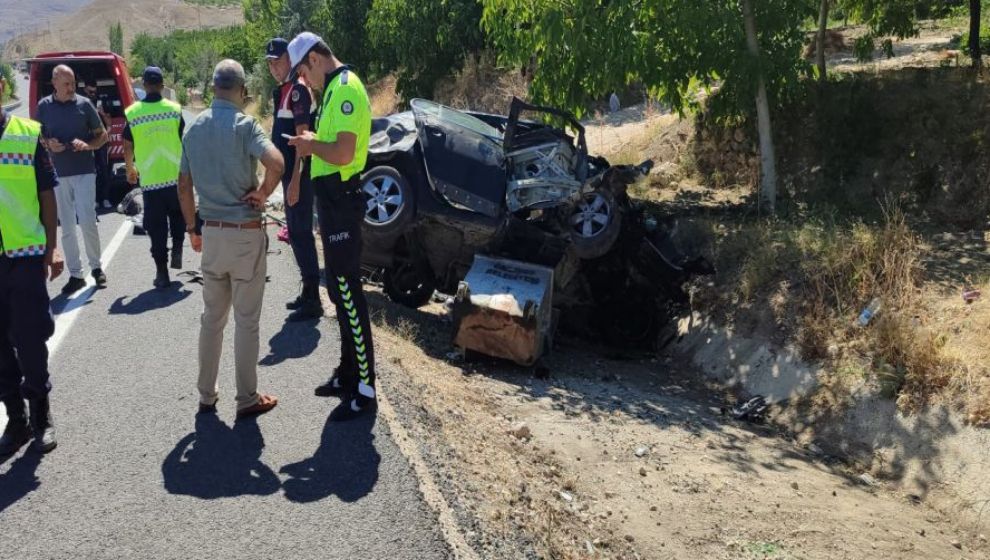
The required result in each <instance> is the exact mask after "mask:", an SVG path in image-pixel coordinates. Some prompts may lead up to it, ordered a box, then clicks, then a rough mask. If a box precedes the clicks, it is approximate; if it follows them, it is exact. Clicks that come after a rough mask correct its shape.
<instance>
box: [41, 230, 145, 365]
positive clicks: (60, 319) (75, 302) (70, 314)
mask: <svg viewBox="0 0 990 560" xmlns="http://www.w3.org/2000/svg"><path fill="white" fill-rule="evenodd" d="M132 227H134V223H133V222H131V221H130V220H127V219H125V220H124V223H122V224H120V228H119V229H118V230H117V233H116V234H114V236H113V239H111V240H110V244H109V245H107V248H106V249H104V250H103V268H105V269H108V268H109V266H110V261H112V260H113V256H114V255H115V254H116V253H117V249H120V245H121V244H122V243H123V242H124V238H125V237H127V233H128V231H130V229H131V228H132ZM95 291H96V282H94V281H93V277H92V276H87V277H86V288H85V289H83V290H82V291H80V292H76V295H75V296H73V297H72V298H70V299H69V301H68V302H67V303H66V304H65V307H64V308H62V311H61V313H59V314H58V315H56V316H55V334H53V335H52V337H51V338H50V339H48V353H49V354H55V352H56V351H57V350H58V347H59V346H61V345H62V341H63V340H65V335H67V334H69V329H71V328H72V324H73V323H75V322H76V317H78V316H79V310H80V309H82V306H83V305H85V304H86V302H88V301H89V299H90V297H92V295H93V293H94V292H95Z"/></svg>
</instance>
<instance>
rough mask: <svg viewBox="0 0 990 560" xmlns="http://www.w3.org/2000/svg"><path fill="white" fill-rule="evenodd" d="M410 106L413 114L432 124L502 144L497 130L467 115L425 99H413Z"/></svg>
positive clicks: (500, 134)
mask: <svg viewBox="0 0 990 560" xmlns="http://www.w3.org/2000/svg"><path fill="white" fill-rule="evenodd" d="M410 106H412V109H413V112H414V113H418V116H419V117H421V118H422V117H428V118H429V120H430V121H431V122H437V123H440V124H444V125H447V126H457V127H460V128H464V129H467V130H470V131H472V132H475V133H477V134H480V135H482V136H485V137H487V138H488V139H490V140H493V141H495V142H498V143H499V144H501V143H502V133H501V132H499V130H498V129H497V128H495V127H493V126H491V125H489V124H488V123H486V122H485V121H483V120H481V119H478V118H475V117H472V116H471V115H468V114H467V113H462V112H460V111H458V110H456V109H451V108H450V107H445V106H443V105H440V104H439V103H435V102H433V101H427V100H425V99H413V100H412V101H411V102H410Z"/></svg>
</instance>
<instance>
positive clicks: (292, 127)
mask: <svg viewBox="0 0 990 560" xmlns="http://www.w3.org/2000/svg"><path fill="white" fill-rule="evenodd" d="M288 50H289V42H288V41H286V40H285V39H282V38H275V39H272V40H271V41H269V42H268V47H267V49H266V51H265V58H267V60H268V70H269V71H270V72H271V73H272V77H273V78H275V79H276V80H277V81H278V82H279V86H278V87H277V88H275V91H274V92H273V94H272V97H273V98H274V100H275V122H274V124H273V125H272V142H273V143H274V144H275V147H277V148H278V150H279V151H280V152H281V153H282V157H283V158H284V159H285V174H284V175H283V176H282V194H283V195H284V196H285V221H286V224H287V226H288V228H289V243H290V245H292V253H293V255H294V256H295V257H296V264H297V265H299V272H300V273H301V275H302V293H301V294H299V297H297V298H296V299H295V300H294V301H290V302H289V303H287V304H286V305H285V306H286V308H288V309H290V310H292V313H290V314H289V319H288V320H289V321H306V320H311V319H319V318H320V317H322V316H323V303H322V302H321V301H320V263H319V261H318V260H317V258H316V239H315V238H314V237H313V186H312V183H311V182H310V179H309V174H310V170H309V158H304V157H302V156H298V155H297V154H296V149H295V148H294V147H292V146H290V145H289V141H288V140H287V139H286V138H285V136H296V135H298V134H302V133H304V132H306V131H307V130H310V129H312V127H313V124H314V122H313V121H314V116H315V108H314V106H313V96H312V95H311V94H310V93H309V88H308V87H306V85H305V84H303V83H302V80H292V79H290V78H291V76H290V74H291V73H292V67H291V66H290V65H289V52H288Z"/></svg>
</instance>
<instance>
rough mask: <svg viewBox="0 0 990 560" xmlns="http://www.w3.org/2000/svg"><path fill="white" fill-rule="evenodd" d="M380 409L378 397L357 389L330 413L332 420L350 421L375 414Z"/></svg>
mask: <svg viewBox="0 0 990 560" xmlns="http://www.w3.org/2000/svg"><path fill="white" fill-rule="evenodd" d="M376 410H378V399H377V398H375V397H366V396H364V395H362V394H360V393H358V392H357V391H355V392H354V393H352V395H351V396H350V398H346V399H344V400H343V401H341V403H340V404H339V405H337V408H335V409H333V412H331V413H330V420H331V421H332V422H349V421H351V420H354V419H357V418H360V417H362V416H365V415H373V414H374V413H375V411H376Z"/></svg>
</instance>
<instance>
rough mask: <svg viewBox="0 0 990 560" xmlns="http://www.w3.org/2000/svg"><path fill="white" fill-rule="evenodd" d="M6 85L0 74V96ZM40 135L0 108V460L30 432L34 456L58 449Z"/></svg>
mask: <svg viewBox="0 0 990 560" xmlns="http://www.w3.org/2000/svg"><path fill="white" fill-rule="evenodd" d="M6 88H7V84H6V82H5V81H4V80H3V77H0V99H2V98H3V93H4V91H5V90H6ZM40 137H41V125H40V124H38V123H36V122H34V121H31V120H27V119H22V118H19V117H15V116H13V115H9V116H8V115H5V114H4V112H3V109H0V154H3V156H2V157H0V400H2V401H3V403H4V406H5V407H6V409H7V426H6V427H5V428H4V431H3V435H2V436H0V457H5V456H9V455H12V454H14V453H16V452H17V450H18V449H20V448H21V446H23V445H24V444H26V443H27V442H28V441H30V439H31V437H32V435H33V436H34V448H35V449H36V450H38V451H41V452H43V453H47V452H49V451H51V450H52V449H55V445H56V441H55V426H54V425H53V424H52V420H51V412H50V410H49V403H48V393H49V392H50V391H51V383H50V382H49V375H48V347H47V346H46V342H47V341H48V338H49V337H50V336H51V335H52V333H53V332H54V331H55V321H54V320H53V319H52V312H51V306H50V302H49V300H48V289H47V288H46V287H45V277H46V276H48V278H49V279H50V280H54V279H55V278H56V277H58V276H59V275H60V274H61V273H62V269H63V266H64V265H63V261H62V256H61V254H60V253H59V251H58V249H57V248H56V247H57V239H58V237H56V235H55V233H56V228H57V227H58V217H57V216H58V214H57V212H58V209H57V206H56V202H55V191H54V189H55V187H56V185H57V184H58V180H57V179H56V176H55V171H54V169H53V167H52V163H51V160H50V159H49V157H48V152H47V151H46V150H44V149H43V148H42V146H41V142H40ZM25 398H27V399H28V401H29V402H30V404H31V408H30V422H29V420H28V415H27V414H26V409H25V406H24V399H25ZM32 432H33V434H32Z"/></svg>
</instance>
